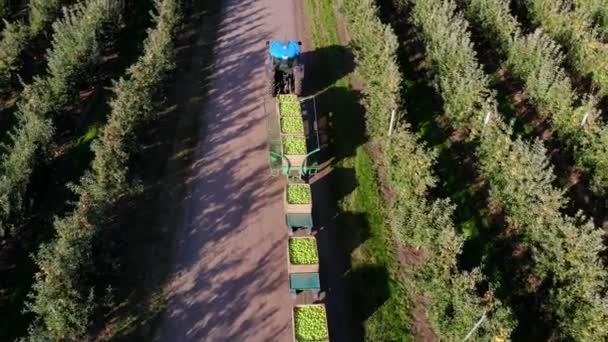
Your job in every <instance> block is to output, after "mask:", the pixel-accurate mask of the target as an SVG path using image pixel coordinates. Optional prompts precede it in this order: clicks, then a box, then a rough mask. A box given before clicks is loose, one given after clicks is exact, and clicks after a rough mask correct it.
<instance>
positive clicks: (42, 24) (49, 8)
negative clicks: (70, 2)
mask: <svg viewBox="0 0 608 342" xmlns="http://www.w3.org/2000/svg"><path fill="white" fill-rule="evenodd" d="M63 3H66V1H64V0H30V3H29V7H30V30H31V32H32V35H34V36H35V35H37V34H38V33H40V32H42V30H44V29H45V28H46V27H48V25H49V24H50V23H51V22H53V20H54V18H56V17H57V15H58V14H59V11H60V9H61V5H62V4H63ZM65 14H67V13H65Z"/></svg>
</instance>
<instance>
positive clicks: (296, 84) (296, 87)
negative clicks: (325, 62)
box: [293, 73, 302, 96]
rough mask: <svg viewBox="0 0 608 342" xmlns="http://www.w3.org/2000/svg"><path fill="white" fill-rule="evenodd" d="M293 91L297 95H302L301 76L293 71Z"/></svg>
mask: <svg viewBox="0 0 608 342" xmlns="http://www.w3.org/2000/svg"><path fill="white" fill-rule="evenodd" d="M293 92H294V94H296V95H298V96H300V95H302V76H301V75H298V73H295V74H294V77H293Z"/></svg>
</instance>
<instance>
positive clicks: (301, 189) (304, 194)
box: [287, 184, 312, 204]
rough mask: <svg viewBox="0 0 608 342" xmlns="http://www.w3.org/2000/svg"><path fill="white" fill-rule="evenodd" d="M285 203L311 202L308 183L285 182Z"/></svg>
mask: <svg viewBox="0 0 608 342" xmlns="http://www.w3.org/2000/svg"><path fill="white" fill-rule="evenodd" d="M287 203H289V204H308V203H312V195H311V193H310V185H308V184H287Z"/></svg>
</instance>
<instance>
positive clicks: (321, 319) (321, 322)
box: [293, 305, 329, 342]
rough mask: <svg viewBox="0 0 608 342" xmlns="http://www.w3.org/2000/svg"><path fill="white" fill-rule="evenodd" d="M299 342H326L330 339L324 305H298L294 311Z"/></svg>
mask: <svg viewBox="0 0 608 342" xmlns="http://www.w3.org/2000/svg"><path fill="white" fill-rule="evenodd" d="M293 315H294V325H295V335H296V340H297V341H302V342H305V341H325V340H327V339H329V331H328V329H327V314H326V313H325V306H323V305H298V306H296V307H295V308H294V309H293Z"/></svg>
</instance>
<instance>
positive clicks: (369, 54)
mask: <svg viewBox="0 0 608 342" xmlns="http://www.w3.org/2000/svg"><path fill="white" fill-rule="evenodd" d="M374 3H375V1H374V0H342V1H341V4H340V8H341V11H342V13H343V15H344V17H345V19H346V21H347V24H348V32H349V34H350V36H351V38H352V41H351V46H352V49H353V52H354V55H355V61H356V63H357V67H356V69H355V72H356V74H357V75H358V76H359V78H360V79H361V80H362V81H363V82H364V83H365V87H364V88H363V90H362V92H363V95H364V96H363V99H362V104H363V106H364V107H365V110H366V113H365V115H366V117H365V119H366V125H367V132H368V134H369V136H370V137H371V138H372V139H376V138H379V137H382V136H385V134H386V132H387V129H388V125H389V121H390V115H391V112H392V111H393V110H397V111H398V110H400V107H401V103H400V101H401V100H400V94H399V92H400V85H401V73H400V72H399V67H398V65H397V48H398V46H399V43H398V42H397V37H396V35H395V33H394V32H393V30H392V29H391V27H390V26H389V25H386V24H384V23H382V21H380V19H379V18H378V16H377V15H376V12H377V8H376V6H375V5H374Z"/></svg>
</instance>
